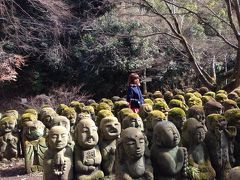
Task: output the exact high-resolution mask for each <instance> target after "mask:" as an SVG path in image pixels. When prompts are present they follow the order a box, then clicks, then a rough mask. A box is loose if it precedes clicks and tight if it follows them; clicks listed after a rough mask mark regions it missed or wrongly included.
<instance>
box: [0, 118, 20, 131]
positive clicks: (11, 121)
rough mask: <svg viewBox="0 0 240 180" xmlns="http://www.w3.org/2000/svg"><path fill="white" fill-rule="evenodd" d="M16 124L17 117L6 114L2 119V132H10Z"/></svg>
mask: <svg viewBox="0 0 240 180" xmlns="http://www.w3.org/2000/svg"><path fill="white" fill-rule="evenodd" d="M15 125H16V119H15V118H14V117H12V116H6V117H4V118H2V119H1V120H0V132H2V133H4V134H5V133H9V132H12V131H13V130H14V128H15Z"/></svg>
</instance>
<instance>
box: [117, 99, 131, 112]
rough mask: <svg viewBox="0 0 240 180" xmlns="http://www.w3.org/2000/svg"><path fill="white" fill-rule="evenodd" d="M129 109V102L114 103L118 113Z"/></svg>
mask: <svg viewBox="0 0 240 180" xmlns="http://www.w3.org/2000/svg"><path fill="white" fill-rule="evenodd" d="M128 107H129V103H128V102H127V101H117V102H115V103H114V109H115V110H116V111H117V112H116V113H118V112H119V111H120V110H121V109H123V108H128Z"/></svg>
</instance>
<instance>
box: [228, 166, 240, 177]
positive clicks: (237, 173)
mask: <svg viewBox="0 0 240 180" xmlns="http://www.w3.org/2000/svg"><path fill="white" fill-rule="evenodd" d="M239 179H240V166H237V167H234V168H232V169H231V170H230V171H229V173H228V174H227V178H226V180H239Z"/></svg>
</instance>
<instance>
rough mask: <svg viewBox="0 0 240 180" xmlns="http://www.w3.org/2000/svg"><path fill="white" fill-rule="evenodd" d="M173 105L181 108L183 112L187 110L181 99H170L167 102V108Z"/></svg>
mask: <svg viewBox="0 0 240 180" xmlns="http://www.w3.org/2000/svg"><path fill="white" fill-rule="evenodd" d="M175 107H178V108H181V109H183V110H184V111H185V112H187V110H188V106H187V105H186V104H184V103H183V102H182V101H180V100H177V99H172V100H171V101H170V102H169V108H175Z"/></svg>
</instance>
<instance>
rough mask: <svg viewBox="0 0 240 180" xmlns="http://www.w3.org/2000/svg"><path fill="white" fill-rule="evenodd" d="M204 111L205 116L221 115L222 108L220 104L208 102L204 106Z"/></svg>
mask: <svg viewBox="0 0 240 180" xmlns="http://www.w3.org/2000/svg"><path fill="white" fill-rule="evenodd" d="M204 111H205V115H206V116H208V115H209V114H222V113H223V106H222V104H221V103H219V102H217V101H215V100H209V101H208V102H206V103H205V104H204Z"/></svg>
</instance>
